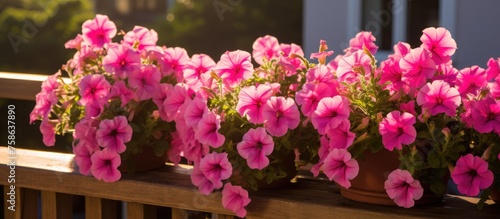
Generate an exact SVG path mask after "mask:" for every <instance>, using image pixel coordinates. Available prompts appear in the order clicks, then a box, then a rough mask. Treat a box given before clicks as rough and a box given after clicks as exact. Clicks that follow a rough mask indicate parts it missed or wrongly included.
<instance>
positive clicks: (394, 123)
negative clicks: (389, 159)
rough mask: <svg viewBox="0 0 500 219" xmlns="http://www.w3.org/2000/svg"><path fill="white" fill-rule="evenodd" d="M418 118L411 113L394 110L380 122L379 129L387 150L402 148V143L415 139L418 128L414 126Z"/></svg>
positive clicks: (409, 142)
mask: <svg viewBox="0 0 500 219" xmlns="http://www.w3.org/2000/svg"><path fill="white" fill-rule="evenodd" d="M415 122H416V119H415V116H414V115H412V114H410V113H403V114H401V112H399V111H392V112H390V113H389V114H387V116H386V117H385V118H384V119H383V120H382V122H380V124H379V127H378V131H379V133H380V135H382V143H383V144H384V147H385V148H386V149H387V150H390V151H392V150H394V148H396V149H398V150H402V149H403V148H402V145H403V144H405V145H408V144H411V143H413V142H414V141H415V139H416V137H417V130H416V129H415V127H413V124H415Z"/></svg>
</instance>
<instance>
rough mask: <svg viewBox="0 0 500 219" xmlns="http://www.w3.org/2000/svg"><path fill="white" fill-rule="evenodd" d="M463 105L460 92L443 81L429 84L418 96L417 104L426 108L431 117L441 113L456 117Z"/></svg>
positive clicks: (421, 89)
mask: <svg viewBox="0 0 500 219" xmlns="http://www.w3.org/2000/svg"><path fill="white" fill-rule="evenodd" d="M461 103H462V101H461V98H460V93H458V90H457V89H456V88H454V87H450V85H449V84H448V83H446V82H444V81H441V80H439V81H433V82H432V84H431V83H427V84H426V85H424V86H423V87H422V88H420V91H419V92H418V94H417V104H418V105H420V106H422V108H426V109H427V110H428V112H429V113H430V114H431V116H435V115H437V114H439V113H445V114H446V115H448V116H455V115H456V114H457V108H458V106H460V104H461Z"/></svg>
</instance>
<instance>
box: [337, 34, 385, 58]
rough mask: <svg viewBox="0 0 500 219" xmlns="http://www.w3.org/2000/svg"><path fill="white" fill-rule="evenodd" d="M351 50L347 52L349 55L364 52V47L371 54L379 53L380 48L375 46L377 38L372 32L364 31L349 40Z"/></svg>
mask: <svg viewBox="0 0 500 219" xmlns="http://www.w3.org/2000/svg"><path fill="white" fill-rule="evenodd" d="M349 46H350V47H349V48H347V49H346V50H345V52H347V53H355V52H357V51H359V50H360V51H363V47H366V48H367V49H368V51H370V53H371V54H375V53H377V50H378V46H377V45H375V37H374V36H373V35H372V32H367V31H362V32H359V33H358V34H356V36H355V37H354V38H352V39H351V40H349Z"/></svg>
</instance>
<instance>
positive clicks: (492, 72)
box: [486, 58, 500, 81]
mask: <svg viewBox="0 0 500 219" xmlns="http://www.w3.org/2000/svg"><path fill="white" fill-rule="evenodd" d="M487 65H488V68H487V69H486V75H487V76H486V80H488V81H491V80H493V79H495V78H497V77H498V76H499V75H500V58H498V59H496V60H495V59H494V58H490V59H488V63H487Z"/></svg>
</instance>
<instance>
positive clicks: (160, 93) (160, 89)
mask: <svg viewBox="0 0 500 219" xmlns="http://www.w3.org/2000/svg"><path fill="white" fill-rule="evenodd" d="M173 89H174V86H173V85H171V84H167V83H160V85H158V86H157V87H156V88H155V90H154V92H153V94H152V99H153V102H154V103H155V104H156V106H157V107H158V113H159V114H160V118H161V119H163V120H165V121H167V119H168V116H167V113H166V112H165V109H164V108H163V103H164V102H165V99H167V93H170V92H172V90H173Z"/></svg>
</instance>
